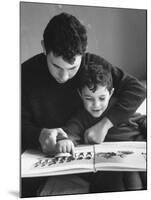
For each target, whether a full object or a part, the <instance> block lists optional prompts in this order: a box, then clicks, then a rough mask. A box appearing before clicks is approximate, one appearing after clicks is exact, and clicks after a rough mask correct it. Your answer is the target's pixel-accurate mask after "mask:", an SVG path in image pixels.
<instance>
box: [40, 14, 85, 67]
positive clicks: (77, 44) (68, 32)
mask: <svg viewBox="0 0 151 200" xmlns="http://www.w3.org/2000/svg"><path fill="white" fill-rule="evenodd" d="M43 39H44V45H45V49H46V53H47V54H48V53H50V52H51V51H52V52H53V53H54V55H56V56H62V57H63V59H64V60H65V61H67V62H69V63H73V62H74V60H75V58H74V57H75V56H76V55H82V54H83V53H84V52H85V51H86V47H87V33H86V28H85V27H84V25H82V24H81V23H80V21H79V20H78V19H77V18H76V17H74V16H72V15H70V14H68V13H61V14H59V15H56V16H54V17H53V18H52V19H51V20H50V21H49V23H48V24H47V26H46V28H45V30H44V33H43Z"/></svg>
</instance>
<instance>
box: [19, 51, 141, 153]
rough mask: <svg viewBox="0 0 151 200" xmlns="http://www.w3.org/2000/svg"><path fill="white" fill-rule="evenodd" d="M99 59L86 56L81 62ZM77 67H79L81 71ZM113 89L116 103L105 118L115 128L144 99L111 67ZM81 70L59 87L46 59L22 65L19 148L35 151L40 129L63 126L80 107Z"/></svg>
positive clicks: (135, 83) (138, 86) (130, 81)
mask: <svg viewBox="0 0 151 200" xmlns="http://www.w3.org/2000/svg"><path fill="white" fill-rule="evenodd" d="M100 59H102V60H103V61H104V62H107V61H105V60H104V59H103V58H100V57H98V56H96V55H93V54H85V55H84V56H83V59H82V63H81V67H82V66H83V64H84V63H87V62H91V61H92V60H95V61H98V62H99V60H100ZM81 67H80V68H81ZM111 71H112V76H113V86H114V88H115V92H114V93H115V96H116V97H117V98H118V101H117V102H116V103H115V104H114V105H113V106H112V107H111V108H110V109H109V110H108V112H107V113H106V116H107V117H108V118H109V119H110V120H111V121H112V123H113V124H114V125H115V126H116V125H117V124H118V123H120V122H121V121H124V120H125V119H127V117H128V116H130V115H131V114H132V113H134V112H135V110H136V109H137V108H138V106H139V105H140V104H141V102H142V101H143V100H144V98H145V89H144V87H143V86H142V85H141V84H140V83H139V82H138V81H137V80H136V79H135V78H134V77H132V76H129V75H127V74H125V73H124V72H123V71H122V70H121V69H119V68H117V67H113V66H112V65H111ZM79 75H80V70H79V72H78V73H77V75H76V76H75V77H74V78H73V79H72V80H69V81H68V82H67V83H65V84H59V83H57V82H56V81H55V79H54V78H53V77H52V76H51V74H50V72H49V71H48V67H47V62H46V57H45V56H44V54H39V55H36V56H34V57H33V58H31V59H29V60H28V61H26V62H24V63H23V64H22V69H21V81H22V82H21V95H22V99H21V100H22V106H21V113H22V117H21V122H22V125H21V130H22V135H21V139H22V149H23V150H24V149H25V148H37V147H38V146H39V145H40V144H39V141H38V138H39V135H40V131H41V129H42V128H56V127H62V126H64V124H65V123H66V122H67V121H68V120H69V119H70V118H71V116H72V115H73V113H74V112H75V111H76V110H77V109H78V108H80V107H81V106H82V102H81V99H80V97H79V96H78V93H77V90H76V88H77V85H78V83H79Z"/></svg>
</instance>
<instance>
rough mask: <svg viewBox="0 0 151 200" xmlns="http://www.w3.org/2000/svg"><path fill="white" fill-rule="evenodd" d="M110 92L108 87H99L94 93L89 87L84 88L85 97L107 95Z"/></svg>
mask: <svg viewBox="0 0 151 200" xmlns="http://www.w3.org/2000/svg"><path fill="white" fill-rule="evenodd" d="M107 92H108V89H107V87H106V86H102V85H98V86H97V87H96V90H95V91H93V89H92V90H91V88H89V87H88V86H85V87H83V89H82V93H83V94H85V95H105V94H106V93H107Z"/></svg>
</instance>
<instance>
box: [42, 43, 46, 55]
mask: <svg viewBox="0 0 151 200" xmlns="http://www.w3.org/2000/svg"><path fill="white" fill-rule="evenodd" d="M41 46H42V49H43V53H44V54H45V55H46V49H45V45H44V41H43V40H41Z"/></svg>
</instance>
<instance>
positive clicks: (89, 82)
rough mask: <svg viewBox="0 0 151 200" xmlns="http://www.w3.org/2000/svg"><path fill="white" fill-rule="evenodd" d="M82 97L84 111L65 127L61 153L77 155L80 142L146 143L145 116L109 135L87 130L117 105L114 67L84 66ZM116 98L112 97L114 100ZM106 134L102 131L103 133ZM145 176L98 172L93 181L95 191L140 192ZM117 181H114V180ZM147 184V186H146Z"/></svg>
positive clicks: (126, 123) (115, 129) (80, 87)
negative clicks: (142, 129) (142, 130)
mask: <svg viewBox="0 0 151 200" xmlns="http://www.w3.org/2000/svg"><path fill="white" fill-rule="evenodd" d="M78 90H79V95H80V96H81V99H82V101H83V108H82V109H81V110H79V111H78V112H77V115H76V116H75V117H74V118H72V119H71V120H70V121H68V122H67V124H66V126H65V127H63V129H64V131H65V132H66V133H67V134H68V138H61V139H60V140H58V142H57V145H56V151H57V152H69V153H73V154H74V145H77V144H79V143H81V144H82V143H88V144H94V143H98V144H99V143H101V142H103V141H104V140H106V141H133V140H145V135H143V134H142V133H141V131H140V126H139V121H140V119H142V116H141V115H139V114H134V115H133V116H131V117H130V118H129V119H127V121H125V123H122V124H119V125H118V126H117V127H112V125H111V126H108V127H109V129H108V130H106V131H103V132H105V133H107V134H105V135H101V134H100V132H98V134H97V135H96V134H95V135H90V134H89V135H88V134H87V130H88V129H89V127H92V126H93V125H94V124H96V123H97V122H98V121H100V120H101V119H104V120H105V115H106V112H107V111H108V109H109V108H110V106H111V105H112V104H114V103H115V102H116V99H115V97H114V88H113V81H112V75H111V68H110V65H104V63H102V64H101V63H100V64H95V63H91V64H89V65H88V66H84V67H83V71H82V72H81V79H80V85H79V89H78ZM111 97H112V98H111ZM101 128H102V129H103V128H104V127H101ZM101 133H102V132H101ZM142 177H145V174H144V173H139V172H108V171H107V172H98V173H96V174H94V176H93V181H91V187H90V191H91V192H106V191H125V190H140V189H144V188H145V187H146V180H144V178H143V180H142ZM112 180H113V181H112ZM143 182H144V183H143Z"/></svg>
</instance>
